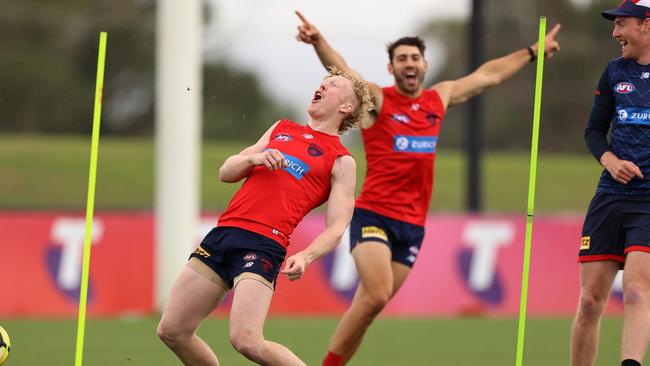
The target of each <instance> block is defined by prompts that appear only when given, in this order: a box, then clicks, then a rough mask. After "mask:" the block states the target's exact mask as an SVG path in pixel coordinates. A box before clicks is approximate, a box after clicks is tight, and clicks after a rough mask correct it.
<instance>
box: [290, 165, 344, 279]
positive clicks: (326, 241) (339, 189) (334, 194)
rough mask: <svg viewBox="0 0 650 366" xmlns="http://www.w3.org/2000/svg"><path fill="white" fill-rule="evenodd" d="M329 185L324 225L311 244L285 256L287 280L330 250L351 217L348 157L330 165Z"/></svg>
mask: <svg viewBox="0 0 650 366" xmlns="http://www.w3.org/2000/svg"><path fill="white" fill-rule="evenodd" d="M331 182H332V188H331V190H330V195H329V199H328V201H327V224H326V227H325V230H323V232H321V233H320V234H319V235H318V236H317V237H316V238H315V239H314V240H313V241H312V242H311V244H310V245H309V246H308V247H307V248H305V249H304V250H302V251H300V252H298V253H296V254H294V255H293V256H291V257H289V258H288V259H287V262H286V264H285V267H284V269H283V270H282V273H283V274H285V275H287V277H288V278H289V280H291V281H295V280H299V279H301V278H302V276H303V275H304V273H305V268H306V267H307V266H308V265H309V264H310V263H311V262H313V261H315V260H317V259H318V258H320V257H322V256H324V255H325V254H327V253H329V252H330V251H332V249H334V248H335V247H336V246H337V245H338V244H339V243H340V242H341V237H342V236H343V233H344V232H345V228H346V227H347V226H348V224H349V223H350V220H351V219H352V212H353V210H354V188H355V183H356V164H355V162H354V159H353V158H352V157H351V156H348V155H346V156H341V157H339V158H337V159H336V162H335V163H334V167H333V168H332V178H331Z"/></svg>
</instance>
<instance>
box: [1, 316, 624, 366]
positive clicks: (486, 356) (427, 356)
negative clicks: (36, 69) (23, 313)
mask: <svg viewBox="0 0 650 366" xmlns="http://www.w3.org/2000/svg"><path fill="white" fill-rule="evenodd" d="M157 321H158V319H157V318H144V319H141V318H136V319H91V320H89V322H88V323H87V328H86V339H85V349H84V365H87V366H93V365H96V366H105V365H132V366H135V365H156V366H164V365H178V364H180V362H178V360H176V358H175V356H174V355H173V354H172V353H171V351H169V350H167V349H166V348H165V347H164V346H163V344H162V343H161V342H160V341H159V340H158V338H157V337H156V335H155V328H156V323H157ZM336 322H337V320H336V319H333V318H271V319H269V321H268V322H267V327H266V332H265V333H266V334H265V335H266V337H267V338H268V339H271V340H275V341H278V342H280V343H282V344H284V345H286V346H288V347H289V348H290V349H292V350H293V351H294V352H295V353H296V354H297V355H299V356H300V357H301V358H302V359H303V360H304V361H305V362H306V363H307V364H308V365H320V361H321V359H322V357H323V356H324V352H325V350H326V348H327V343H328V341H329V337H330V335H331V333H332V331H333V329H334V327H335V326H336ZM527 324H528V326H527V333H526V335H527V337H526V343H525V352H524V365H526V366H549V365H567V364H568V363H569V332H570V326H571V320H570V319H569V318H531V319H529V321H528V323H527ZM2 325H3V327H5V329H7V331H8V332H9V335H10V337H11V341H12V352H11V355H10V358H9V361H8V363H7V366H13V365H48V366H59V365H72V364H73V360H74V345H75V337H76V335H75V332H76V323H75V321H73V320H45V319H30V320H27V319H13V320H3V321H2ZM621 326H622V321H621V319H620V318H618V317H616V318H605V319H604V321H603V325H602V334H601V340H600V344H601V349H600V352H599V357H598V361H597V363H596V365H615V364H618V362H620V361H619V356H618V355H619V351H618V349H619V338H620V337H619V335H620V330H621ZM516 329H517V323H516V320H515V319H509V318H507V319H491V318H459V319H431V318H423V319H419V318H418V319H400V318H380V319H379V320H378V321H377V322H376V323H375V324H373V326H372V327H371V329H370V330H369V332H368V334H367V336H366V339H365V341H364V343H363V345H362V347H361V349H360V350H359V352H358V353H357V355H356V357H355V358H354V359H353V361H352V362H351V363H350V365H351V366H365V365H367V366H395V365H409V366H418V365H420V366H430V365H454V366H475V365H481V366H504V365H514V363H515V346H516ZM199 335H201V337H203V338H204V339H205V340H206V342H208V344H210V346H211V347H212V349H213V350H215V351H216V353H217V355H218V357H219V359H220V361H221V364H222V365H252V363H251V362H249V361H247V360H245V359H244V358H243V357H242V356H240V355H239V354H238V353H236V352H235V351H234V350H233V349H232V347H231V346H230V343H229V340H228V325H227V321H226V320H224V319H222V318H210V319H208V320H207V321H206V322H205V323H204V324H203V325H202V327H201V328H200V330H199Z"/></svg>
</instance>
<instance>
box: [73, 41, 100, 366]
mask: <svg viewBox="0 0 650 366" xmlns="http://www.w3.org/2000/svg"><path fill="white" fill-rule="evenodd" d="M105 60H106V32H101V33H100V34H99V56H98V57H97V82H96V84H95V111H94V113H93V133H92V143H91V146H90V169H89V174H88V201H87V202H86V237H85V240H84V250H83V265H82V268H81V286H80V289H79V319H78V321H77V348H76V352H75V362H74V364H75V366H81V365H82V360H83V349H84V332H85V329H86V303H87V302H88V272H89V271H90V245H91V240H92V239H91V238H92V231H93V211H94V207H95V180H96V179H95V178H96V177H97V151H98V147H99V125H100V119H101V115H102V90H103V88H104V64H105Z"/></svg>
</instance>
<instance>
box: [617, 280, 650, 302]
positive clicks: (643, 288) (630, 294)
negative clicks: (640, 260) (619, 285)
mask: <svg viewBox="0 0 650 366" xmlns="http://www.w3.org/2000/svg"><path fill="white" fill-rule="evenodd" d="M648 290H649V289H648V286H647V285H645V284H643V283H642V282H640V281H629V282H626V283H625V284H624V285H623V299H624V300H623V302H624V304H625V306H635V305H640V304H643V303H646V302H647V301H648V295H649V291H648Z"/></svg>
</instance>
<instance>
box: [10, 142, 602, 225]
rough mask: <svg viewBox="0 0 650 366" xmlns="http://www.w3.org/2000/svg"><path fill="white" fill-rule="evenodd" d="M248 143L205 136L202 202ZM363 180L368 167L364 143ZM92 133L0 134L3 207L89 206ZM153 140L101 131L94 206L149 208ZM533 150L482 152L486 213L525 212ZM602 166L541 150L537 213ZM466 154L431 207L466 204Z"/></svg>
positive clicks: (220, 187) (440, 180) (208, 202)
mask: <svg viewBox="0 0 650 366" xmlns="http://www.w3.org/2000/svg"><path fill="white" fill-rule="evenodd" d="M244 147H245V146H244V145H242V144H240V143H232V142H214V141H208V142H204V143H203V150H202V162H201V187H202V194H201V206H202V208H203V209H204V210H220V209H223V208H224V207H225V206H226V205H227V204H228V202H229V201H230V198H231V197H232V195H233V194H234V192H235V191H236V190H237V188H238V186H239V185H238V184H226V183H221V182H219V181H218V180H217V172H218V169H219V166H220V165H221V164H222V163H223V161H224V160H225V159H226V158H227V157H228V156H230V155H232V154H235V153H237V152H239V151H240V150H241V149H243V148H244ZM353 151H354V154H355V156H356V157H357V165H358V167H359V173H358V179H357V181H358V182H357V183H358V187H359V188H360V186H361V182H362V180H363V176H364V174H365V160H364V159H363V152H362V151H361V150H360V149H354V150H353ZM89 155H90V137H89V136H88V137H83V136H65V137H61V136H58V137H53V136H21V135H5V136H0V192H3V194H2V195H0V208H1V209H21V210H22V209H72V210H83V209H84V208H85V205H86V190H87V184H88V160H89ZM154 155H155V154H154V143H153V141H152V140H151V139H148V138H147V139H145V138H102V139H101V141H100V146H99V162H98V169H97V188H96V191H97V192H96V209H99V210H102V209H103V210H107V209H120V210H124V209H126V210H142V209H144V210H150V209H151V208H152V207H153V206H154V171H155V160H154ZM529 164H530V163H529V153H528V151H525V152H511V153H490V154H487V155H486V157H485V165H484V178H483V184H482V189H483V193H484V208H485V211H487V212H510V213H523V212H525V209H526V199H527V196H526V195H527V192H528V169H529ZM599 174H600V167H599V166H598V164H597V163H596V162H595V161H594V159H593V158H591V156H589V155H587V154H583V155H562V154H546V153H541V154H540V157H539V166H538V172H537V177H538V182H537V199H536V208H537V212H539V213H557V212H574V213H582V212H584V211H585V209H586V207H587V204H588V202H589V200H590V198H591V196H592V194H593V192H594V189H595V186H596V182H597V180H598V177H599ZM465 197H466V185H465V161H464V157H463V155H462V154H461V152H458V151H450V150H444V149H442V150H441V151H439V152H438V157H437V161H436V178H435V186H434V193H433V198H432V204H431V209H432V210H433V211H435V212H462V211H463V210H464V208H465Z"/></svg>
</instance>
